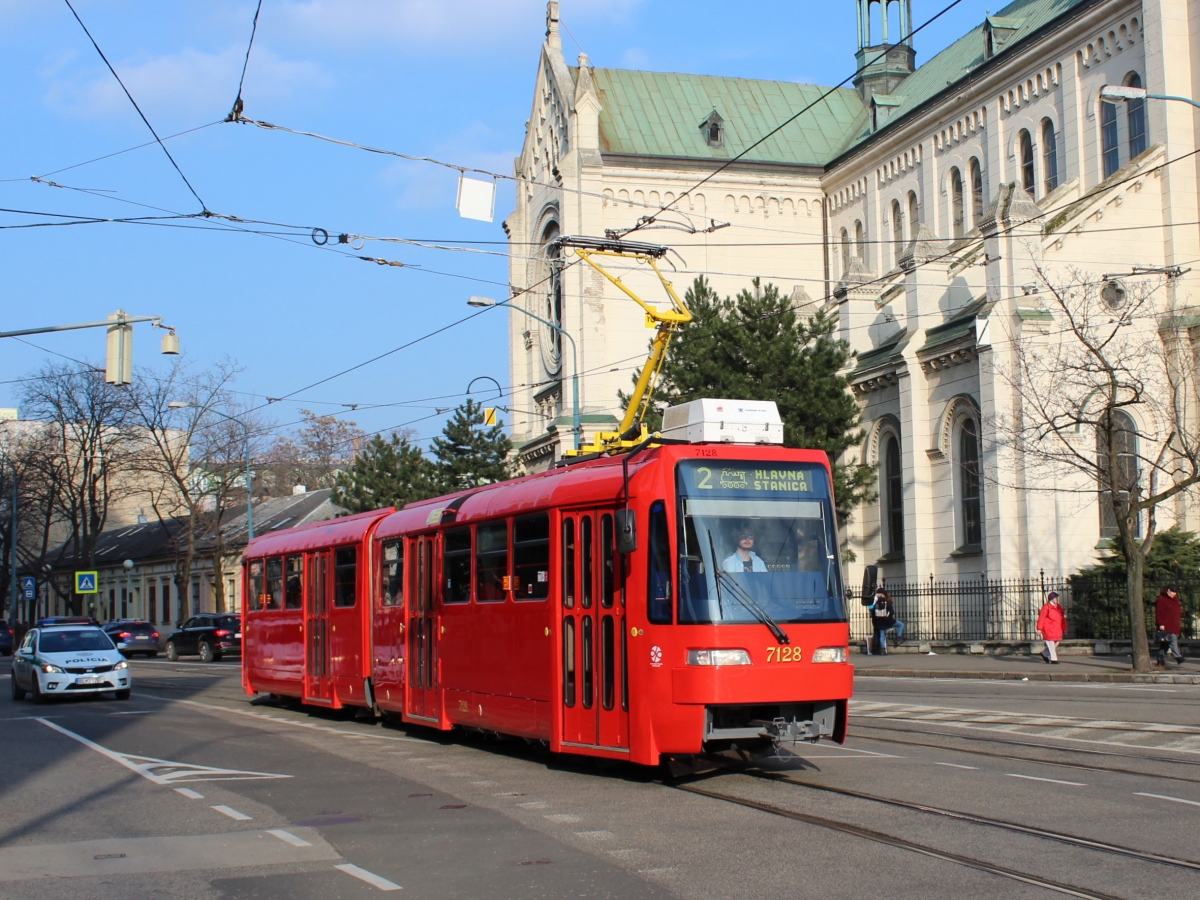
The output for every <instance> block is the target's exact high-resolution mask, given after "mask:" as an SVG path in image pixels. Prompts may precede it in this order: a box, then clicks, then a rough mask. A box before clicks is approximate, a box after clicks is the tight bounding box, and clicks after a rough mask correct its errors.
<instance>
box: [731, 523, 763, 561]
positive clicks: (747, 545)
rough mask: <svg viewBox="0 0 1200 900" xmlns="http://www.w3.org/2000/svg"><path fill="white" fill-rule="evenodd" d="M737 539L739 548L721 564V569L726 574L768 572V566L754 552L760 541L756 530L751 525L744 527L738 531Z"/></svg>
mask: <svg viewBox="0 0 1200 900" xmlns="http://www.w3.org/2000/svg"><path fill="white" fill-rule="evenodd" d="M735 537H736V538H737V546H736V547H735V549H734V551H733V553H731V554H730V555H729V556H728V557H726V558H725V562H723V563H721V568H722V569H723V570H724V571H726V572H766V571H767V564H766V563H765V562H763V560H762V557H761V556H759V555H758V554H757V553H755V552H754V546H755V542H756V541H757V539H758V536H757V534H756V533H755V530H754V529H753V528H752V527H750V526H749V525H747V526H744V527H742V528H739V529H738V530H737V533H736V535H735Z"/></svg>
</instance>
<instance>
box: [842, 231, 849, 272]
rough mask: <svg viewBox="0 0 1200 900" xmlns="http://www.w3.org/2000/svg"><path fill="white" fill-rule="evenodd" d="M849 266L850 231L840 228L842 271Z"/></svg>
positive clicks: (846, 269)
mask: <svg viewBox="0 0 1200 900" xmlns="http://www.w3.org/2000/svg"><path fill="white" fill-rule="evenodd" d="M849 268H850V232H848V231H847V230H846V229H845V228H843V229H842V271H843V272H846V271H848V270H849Z"/></svg>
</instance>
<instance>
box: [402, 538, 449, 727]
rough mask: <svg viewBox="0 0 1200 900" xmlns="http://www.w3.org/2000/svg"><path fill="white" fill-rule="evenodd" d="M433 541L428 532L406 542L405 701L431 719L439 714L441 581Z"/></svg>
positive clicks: (413, 712) (408, 709)
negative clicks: (407, 582) (438, 608)
mask: <svg viewBox="0 0 1200 900" xmlns="http://www.w3.org/2000/svg"><path fill="white" fill-rule="evenodd" d="M436 543H437V540H436V535H432V534H430V535H422V536H421V537H418V538H416V539H415V540H413V541H412V542H411V543H410V544H409V547H410V549H411V553H412V555H411V556H410V559H411V563H410V564H409V567H408V571H409V577H410V578H411V579H412V581H411V582H410V592H409V597H411V598H412V601H411V603H410V604H409V607H408V703H407V704H405V710H406V712H407V715H408V716H410V717H412V718H418V719H432V720H434V721H436V720H438V719H439V718H440V717H441V703H440V694H439V690H438V655H437V637H438V634H437V629H438V617H437V607H438V600H439V598H440V597H441V583H440V580H439V579H438V578H437V577H436V571H435V569H436V563H437V554H436V553H435V545H436Z"/></svg>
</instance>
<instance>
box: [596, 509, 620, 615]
mask: <svg viewBox="0 0 1200 900" xmlns="http://www.w3.org/2000/svg"><path fill="white" fill-rule="evenodd" d="M615 551H616V547H615V546H614V544H613V517H612V516H610V515H608V514H607V513H605V514H604V515H603V516H602V517H601V518H600V577H601V579H603V589H602V590H601V592H600V603H601V605H602V606H603V607H604V608H605V609H610V608H611V607H612V605H613V597H614V596H615V595H616V585H617V566H618V565H619V564H620V563H619V560H620V557H619V556H618V555H617V554H616V552H615Z"/></svg>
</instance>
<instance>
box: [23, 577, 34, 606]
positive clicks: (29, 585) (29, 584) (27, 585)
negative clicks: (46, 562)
mask: <svg viewBox="0 0 1200 900" xmlns="http://www.w3.org/2000/svg"><path fill="white" fill-rule="evenodd" d="M21 596H22V597H24V598H25V599H26V600H36V599H37V579H36V578H34V577H33V576H32V575H26V576H25V577H23V578H22V579H21Z"/></svg>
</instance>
